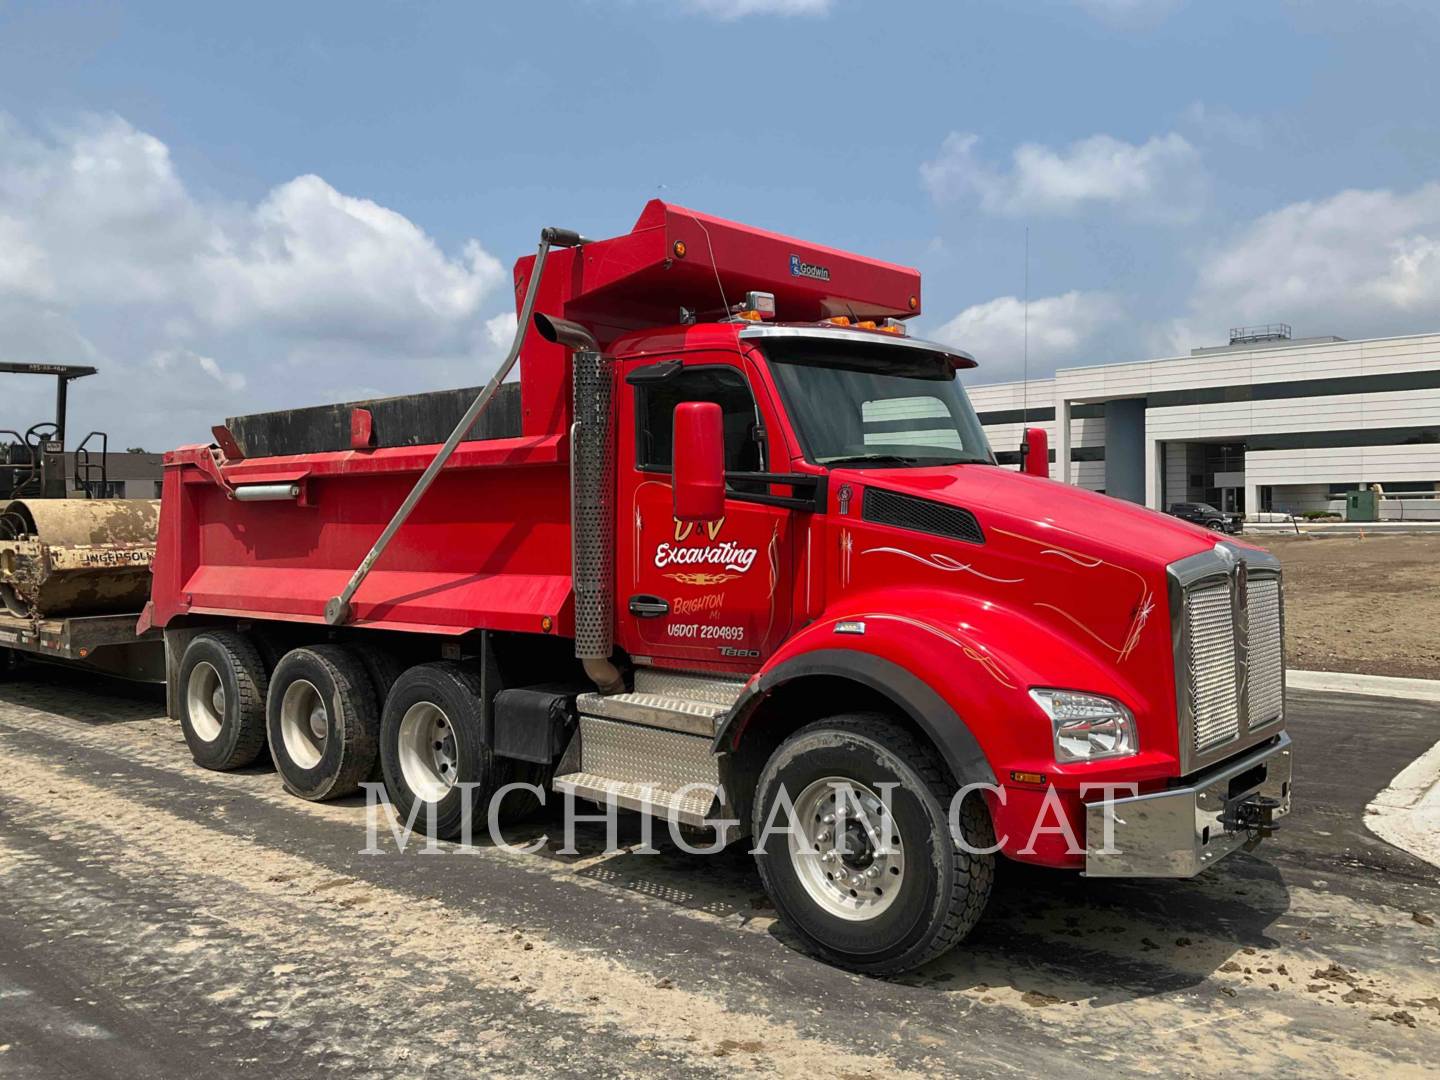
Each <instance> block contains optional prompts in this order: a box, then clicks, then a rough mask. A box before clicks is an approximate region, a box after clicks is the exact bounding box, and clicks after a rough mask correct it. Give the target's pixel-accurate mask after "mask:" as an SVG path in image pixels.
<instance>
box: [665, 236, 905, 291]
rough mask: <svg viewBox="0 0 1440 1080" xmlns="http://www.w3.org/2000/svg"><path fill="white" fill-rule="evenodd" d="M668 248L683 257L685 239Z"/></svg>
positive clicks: (678, 257)
mask: <svg viewBox="0 0 1440 1080" xmlns="http://www.w3.org/2000/svg"><path fill="white" fill-rule="evenodd" d="M670 250H671V251H673V252H675V257H676V258H677V259H683V258H684V257H685V250H686V249H685V241H684V240H676V241H675V246H674V247H672V248H671V249H670ZM911 306H912V307H913V306H914V305H913V304H912V305H911Z"/></svg>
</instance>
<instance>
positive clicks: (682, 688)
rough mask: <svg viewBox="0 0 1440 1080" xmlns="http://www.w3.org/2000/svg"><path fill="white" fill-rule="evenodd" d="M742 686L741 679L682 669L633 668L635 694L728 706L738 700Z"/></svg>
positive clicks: (743, 680) (743, 684) (742, 681)
mask: <svg viewBox="0 0 1440 1080" xmlns="http://www.w3.org/2000/svg"><path fill="white" fill-rule="evenodd" d="M744 688H745V679H743V678H735V679H730V678H721V677H718V676H715V675H696V674H692V673H690V672H685V671H666V670H664V669H663V668H644V667H642V668H636V669H635V692H636V693H637V694H656V695H658V696H660V697H670V698H684V699H685V700H687V701H704V702H709V703H710V704H712V705H723V706H725V708H727V709H728V708H730V707H731V706H732V705H734V704H735V702H736V701H738V700H739V698H740V691H741V690H743V689H744Z"/></svg>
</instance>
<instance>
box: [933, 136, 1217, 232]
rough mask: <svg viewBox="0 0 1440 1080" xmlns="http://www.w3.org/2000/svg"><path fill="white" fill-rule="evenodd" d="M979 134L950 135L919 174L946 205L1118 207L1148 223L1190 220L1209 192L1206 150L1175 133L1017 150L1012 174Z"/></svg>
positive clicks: (998, 209)
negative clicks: (965, 201)
mask: <svg viewBox="0 0 1440 1080" xmlns="http://www.w3.org/2000/svg"><path fill="white" fill-rule="evenodd" d="M979 142H980V139H979V136H977V135H968V134H963V133H958V132H956V133H951V134H950V135H949V136H947V137H946V139H945V141H944V143H943V144H941V147H940V153H939V155H938V156H937V157H936V158H935V160H934V161H930V162H927V163H925V164H923V165H921V166H920V177H921V180H922V181H923V183H924V185H925V187H926V188H927V189H928V190H929V191H930V194H931V195H932V196H933V197H934V198H935V199H936V200H937V201H940V202H947V201H952V200H955V199H960V198H964V197H968V196H975V197H978V198H979V200H980V205H981V206H982V207H984V209H986V210H987V211H989V212H991V213H995V214H1005V215H1008V216H1012V217H1020V216H1024V215H1028V214H1048V215H1057V216H1063V215H1071V214H1077V213H1081V212H1084V211H1087V210H1092V209H1094V208H1096V207H1099V206H1112V207H1114V208H1116V209H1117V210H1119V211H1120V212H1123V213H1126V214H1128V215H1130V216H1132V217H1137V218H1141V219H1148V220H1188V219H1190V218H1192V217H1193V216H1194V215H1195V213H1196V212H1197V210H1198V208H1199V205H1200V203H1201V201H1202V199H1203V197H1204V190H1205V175H1204V170H1203V169H1202V167H1201V162H1200V154H1199V152H1198V151H1197V150H1196V149H1195V148H1194V147H1193V146H1192V145H1190V143H1189V142H1188V141H1187V140H1186V139H1185V138H1184V136H1182V135H1179V134H1176V133H1174V132H1171V133H1170V134H1168V135H1157V136H1155V137H1153V138H1151V139H1149V140H1147V141H1146V142H1144V143H1141V144H1139V145H1136V144H1134V143H1127V142H1125V141H1123V140H1121V139H1117V138H1115V137H1114V136H1112V135H1092V136H1090V137H1089V138H1086V139H1080V140H1078V141H1076V142H1073V143H1071V144H1070V145H1069V146H1067V147H1064V148H1063V149H1060V150H1055V149H1052V148H1050V147H1048V146H1042V145H1040V144H1039V143H1025V144H1023V145H1022V146H1019V147H1017V148H1016V150H1015V152H1014V154H1013V156H1012V160H1011V167H1010V169H1009V170H1008V171H1006V170H1003V169H1000V168H997V167H995V166H994V165H992V164H990V163H988V162H986V161H984V160H982V159H981V158H980V156H979V155H978V154H977V153H976V150H977V147H978V145H979Z"/></svg>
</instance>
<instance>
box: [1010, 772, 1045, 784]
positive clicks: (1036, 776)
mask: <svg viewBox="0 0 1440 1080" xmlns="http://www.w3.org/2000/svg"><path fill="white" fill-rule="evenodd" d="M1010 779H1011V780H1013V781H1015V783H1017V784H1043V783H1045V774H1044V773H1039V772H1012V773H1011V774H1010Z"/></svg>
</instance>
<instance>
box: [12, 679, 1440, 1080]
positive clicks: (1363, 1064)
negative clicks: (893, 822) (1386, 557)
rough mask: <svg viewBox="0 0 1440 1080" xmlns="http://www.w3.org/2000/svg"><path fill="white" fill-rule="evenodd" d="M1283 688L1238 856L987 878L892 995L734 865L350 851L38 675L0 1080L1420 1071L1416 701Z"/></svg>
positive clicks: (16, 726) (123, 700)
mask: <svg viewBox="0 0 1440 1080" xmlns="http://www.w3.org/2000/svg"><path fill="white" fill-rule="evenodd" d="M1289 706H1290V707H1289V710H1288V715H1289V717H1290V723H1289V726H1290V730H1291V733H1292V735H1293V736H1294V738H1295V742H1296V758H1297V763H1296V769H1297V795H1296V811H1295V813H1294V814H1293V815H1292V816H1291V817H1290V818H1289V819H1287V821H1286V823H1285V828H1284V829H1283V830H1282V831H1281V832H1280V833H1279V834H1278V835H1277V836H1276V837H1275V838H1273V839H1272V840H1270V841H1267V842H1266V843H1265V844H1264V845H1262V846H1261V847H1260V848H1258V849H1257V850H1256V851H1255V852H1253V853H1237V854H1235V855H1233V856H1231V857H1229V858H1227V859H1225V860H1224V861H1223V862H1222V863H1220V864H1219V865H1218V866H1216V867H1214V868H1212V869H1211V870H1210V871H1208V872H1207V873H1206V874H1204V875H1202V876H1201V877H1199V878H1196V879H1194V880H1190V881H1169V882H1166V881H1157V882H1124V881H1104V880H1087V879H1084V878H1081V877H1079V876H1077V875H1073V874H1060V873H1051V872H1042V871H1037V870H1030V869H1025V868H1021V867H1017V866H1013V865H1010V866H1006V867H1004V868H1003V869H1004V870H1006V871H1008V872H1006V873H1004V874H1002V875H1001V879H1000V881H999V883H998V885H997V891H996V894H995V896H994V898H993V900H992V903H991V907H990V909H989V912H988V914H987V916H986V917H985V919H984V920H983V921H982V922H981V924H980V926H979V927H977V929H976V931H975V932H974V934H973V935H972V936H971V938H970V939H969V940H968V941H967V942H966V943H965V944H964V945H962V946H961V948H960V949H958V950H957V951H955V952H954V953H952V954H950V955H949V956H947V957H944V958H941V959H940V960H937V961H935V962H934V963H932V964H930V965H928V966H927V967H926V968H924V969H922V970H920V971H918V972H916V973H914V974H913V975H911V976H908V977H906V978H903V979H898V980H891V981H882V980H876V979H864V978H858V977H855V976H851V975H848V974H845V973H843V972H839V971H836V970H834V969H833V968H830V967H827V966H825V965H822V964H820V963H817V962H816V961H814V960H812V959H810V958H809V957H807V956H806V955H804V954H803V953H802V952H800V951H799V950H798V949H797V948H796V943H795V942H794V940H793V939H792V938H791V937H790V935H789V934H787V933H786V931H785V930H784V928H783V927H782V926H781V925H780V924H778V923H777V922H776V920H775V918H774V912H773V911H772V910H771V909H770V907H769V906H768V903H767V901H766V900H765V897H764V895H763V894H762V893H761V891H760V888H759V885H758V882H757V880H756V877H755V873H754V869H753V865H752V864H751V861H750V859H749V858H748V857H747V856H746V855H745V854H744V853H743V852H739V851H732V852H727V853H725V854H722V855H720V856H717V857H713V858H700V857H696V856H687V855H684V854H682V853H680V852H677V851H674V850H670V849H668V848H667V847H666V846H665V845H664V844H663V843H661V844H660V845H659V846H661V847H662V849H663V850H662V853H661V854H659V855H653V856H641V855H637V854H630V853H628V852H620V853H618V854H611V855H606V854H604V852H603V850H602V847H603V841H604V837H603V827H600V826H591V827H589V828H590V829H592V830H593V831H590V832H583V831H582V834H581V838H580V848H581V850H580V854H579V855H578V856H564V855H561V854H559V852H558V851H557V850H556V849H557V848H558V847H559V846H560V843H559V840H558V836H557V833H558V830H557V829H556V826H555V822H554V821H553V820H544V819H542V820H540V821H538V822H536V823H534V824H533V825H532V826H530V827H528V828H527V829H526V830H524V831H522V832H520V833H517V834H516V835H515V836H514V837H512V839H513V840H515V841H516V842H524V841H526V840H528V839H530V838H531V837H532V836H537V835H539V834H541V833H544V832H547V831H548V832H549V833H550V835H551V836H553V837H556V839H555V840H552V842H551V843H550V844H549V845H548V846H546V847H544V848H543V849H542V850H541V851H539V852H537V853H536V854H533V855H519V854H512V853H507V852H505V851H501V850H498V849H495V848H489V847H484V848H478V849H474V850H472V851H470V852H465V853H462V852H459V851H457V850H456V849H455V848H453V847H452V846H450V845H444V853H443V854H438V855H430V856H426V855H422V854H418V853H417V852H416V851H415V849H413V848H412V849H411V851H410V852H408V853H406V854H404V855H399V854H395V853H393V852H392V853H391V854H387V855H379V856H373V855H372V856H366V855H362V854H360V849H361V848H362V847H363V846H364V844H365V826H364V822H365V808H364V807H363V805H361V804H360V803H359V802H358V801H355V800H351V801H342V802H340V803H336V804H328V805H314V804H310V803H305V802H301V801H299V800H297V799H294V798H291V797H289V796H287V795H285V794H284V792H283V791H281V789H280V786H279V784H278V782H277V780H276V778H275V776H274V774H273V772H272V771H271V770H270V769H269V768H268V767H257V768H252V769H248V770H244V771H241V772H238V773H228V774H219V773H211V772H205V771H203V770H201V769H198V768H196V767H195V766H194V765H193V764H192V763H191V762H190V760H189V758H188V755H187V754H186V752H185V747H184V744H183V741H182V740H181V737H180V734H179V732H178V730H177V729H176V725H175V724H173V723H172V722H170V721H169V720H167V719H165V718H164V717H163V716H162V715H161V713H162V711H163V710H162V709H161V706H160V704H159V702H158V701H157V700H156V699H155V698H154V697H152V696H148V695H147V694H144V693H138V692H127V691H124V690H121V689H119V688H117V687H116V686H115V685H113V684H105V683H101V682H98V681H95V682H88V683H87V682H86V681H85V680H84V679H82V678H78V677H77V676H75V675H74V674H73V673H64V672H58V671H57V672H42V673H38V674H37V676H36V677H35V678H32V679H28V680H27V681H25V682H18V683H12V684H8V685H0V753H3V754H4V757H5V761H6V784H5V795H4V797H3V799H0V1075H4V1076H6V1077H18V1078H21V1080H31V1078H37V1080H38V1078H43V1080H54V1078H65V1077H76V1078H81V1077H85V1078H88V1077H93V1076H96V1075H101V1074H103V1075H105V1076H107V1077H120V1078H129V1077H135V1078H140V1077H169V1076H177V1077H180V1076H186V1077H188V1076H195V1075H222V1076H227V1077H229V1076H247V1077H248V1076H256V1077H264V1078H265V1080H288V1078H292V1077H293V1078H297V1080H299V1078H305V1080H309V1078H310V1077H313V1076H315V1075H317V1074H318V1073H320V1072H321V1071H324V1072H325V1073H326V1074H327V1075H336V1076H343V1077H347V1078H350V1077H389V1076H425V1077H450V1076H457V1077H460V1076H474V1075H502V1076H584V1077H586V1078H587V1080H593V1078H596V1077H611V1076H665V1077H700V1076H705V1077H710V1076H726V1075H734V1074H736V1073H744V1074H752V1073H755V1074H765V1075H774V1076H826V1077H833V1078H835V1080H855V1078H860V1077H881V1076H884V1077H887V1078H888V1077H906V1076H946V1077H953V1076H986V1077H990V1076H996V1075H1001V1074H1010V1073H1014V1074H1019V1075H1036V1074H1046V1075H1050V1076H1064V1077H1070V1076H1076V1077H1091V1076H1093V1077H1105V1078H1113V1077H1115V1076H1117V1075H1137V1074H1145V1075H1177V1076H1227V1077H1229V1076H1235V1075H1267V1076H1295V1075H1327V1076H1352V1077H1366V1078H1368V1077H1373V1076H1376V1075H1385V1076H1423V1075H1433V1065H1434V1062H1435V1061H1436V1060H1437V1059H1440V930H1437V929H1436V919H1437V916H1440V882H1437V872H1436V870H1435V869H1434V868H1433V867H1431V866H1429V865H1427V864H1425V863H1422V862H1419V861H1418V860H1415V859H1412V858H1410V857H1409V856H1407V855H1405V854H1404V853H1402V852H1399V851H1397V850H1396V849H1393V848H1391V847H1389V846H1388V845H1386V844H1384V843H1383V842H1381V841H1380V840H1378V839H1377V838H1375V837H1374V836H1372V835H1371V834H1369V833H1368V832H1367V830H1366V829H1365V828H1364V824H1363V820H1362V819H1363V813H1364V806H1365V805H1366V803H1367V802H1368V801H1369V800H1370V799H1371V798H1372V797H1373V795H1374V794H1375V792H1376V791H1378V790H1380V789H1381V788H1382V787H1384V786H1385V785H1386V784H1387V783H1389V781H1390V778H1391V777H1393V775H1394V774H1395V773H1396V772H1398V771H1399V769H1400V768H1401V767H1402V766H1404V765H1405V764H1406V763H1408V762H1409V761H1410V760H1412V759H1413V758H1414V757H1415V756H1417V755H1418V754H1419V753H1420V752H1421V751H1423V750H1424V749H1425V748H1426V747H1428V746H1429V745H1430V744H1431V743H1432V742H1433V741H1434V739H1435V736H1436V730H1437V725H1440V710H1436V709H1435V708H1434V707H1425V706H1418V705H1416V706H1411V705H1407V704H1406V703H1404V702H1396V701H1371V700H1369V699H1366V698H1358V697H1353V696H1340V695H1336V696H1324V695H1318V694H1304V693H1293V694H1292V695H1291V698H1290V702H1289ZM1380 710H1383V711H1384V712H1385V714H1386V718H1387V722H1386V723H1385V724H1384V725H1371V724H1365V723H1362V722H1360V721H1361V719H1363V718H1364V717H1366V716H1371V715H1375V714H1376V713H1377V712H1379V711H1380ZM634 824H635V822H634V819H629V821H628V824H627V826H626V829H627V831H626V834H625V835H626V836H628V837H629V838H630V839H638V836H637V835H636V834H635V831H634Z"/></svg>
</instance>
